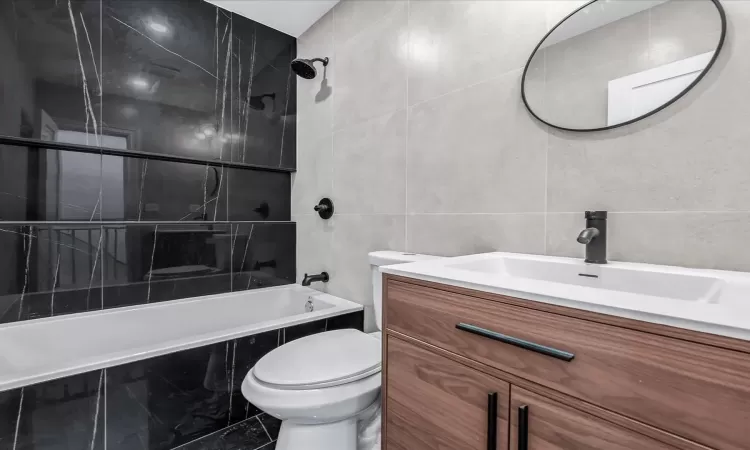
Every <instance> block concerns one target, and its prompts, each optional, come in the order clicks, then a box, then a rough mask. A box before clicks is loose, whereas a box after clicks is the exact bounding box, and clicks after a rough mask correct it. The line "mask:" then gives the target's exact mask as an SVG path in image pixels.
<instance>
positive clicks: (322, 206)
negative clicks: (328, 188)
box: [313, 198, 333, 219]
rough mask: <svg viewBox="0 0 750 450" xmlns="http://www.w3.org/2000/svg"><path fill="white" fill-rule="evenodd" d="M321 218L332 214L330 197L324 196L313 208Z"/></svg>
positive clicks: (328, 217) (329, 216) (326, 217)
mask: <svg viewBox="0 0 750 450" xmlns="http://www.w3.org/2000/svg"><path fill="white" fill-rule="evenodd" d="M313 209H314V210H315V211H317V212H318V215H319V216H320V217H321V218H322V219H330V218H331V216H333V202H332V201H331V199H330V198H324V199H322V200H321V201H320V202H318V204H317V205H315V207H314V208H313Z"/></svg>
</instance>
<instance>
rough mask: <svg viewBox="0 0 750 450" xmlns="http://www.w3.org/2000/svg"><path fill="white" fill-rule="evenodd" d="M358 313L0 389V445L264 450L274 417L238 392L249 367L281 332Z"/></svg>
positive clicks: (351, 324)
mask: <svg viewBox="0 0 750 450" xmlns="http://www.w3.org/2000/svg"><path fill="white" fill-rule="evenodd" d="M362 320H363V313H362V312H361V311H360V312H355V313H350V314H345V315H341V316H337V317H333V318H330V319H324V320H321V321H317V322H313V323H315V324H316V326H310V325H309V324H301V325H296V326H293V327H289V328H286V329H279V330H273V331H268V332H265V333H261V334H258V335H254V336H248V337H244V338H240V339H235V340H232V341H228V342H224V343H220V344H215V345H209V346H205V347H199V348H195V349H191V350H185V351H181V352H178V353H173V354H169V355H165V356H161V357H157V358H151V359H147V360H143V361H137V362H134V363H130V364H125V365H122V366H116V367H112V368H109V369H105V370H98V371H95V372H89V373H84V374H81V375H75V376H72V377H68V378H63V379H59V380H54V381H49V382H46V383H41V384H38V385H34V386H28V387H25V388H23V389H16V390H12V391H8V392H1V393H0V419H2V420H0V449H16V450H32V449H33V450H57V449H76V450H78V449H92V450H104V449H105V448H106V449H107V450H170V449H174V448H182V449H185V450H208V449H216V450H234V449H244V450H254V449H258V448H263V449H269V450H270V449H273V447H274V442H275V440H276V438H277V436H278V432H279V425H280V423H279V421H278V420H276V419H275V418H273V417H270V416H268V415H266V414H263V413H261V412H260V410H258V408H256V407H255V406H253V405H252V404H250V403H248V402H247V401H245V399H244V397H243V396H242V394H241V391H240V387H241V383H242V380H243V379H244V377H245V376H246V375H247V373H248V371H249V370H250V368H251V367H252V366H253V365H255V363H256V362H257V361H258V360H259V359H260V358H261V357H262V356H263V355H265V354H267V353H268V352H270V351H271V350H273V349H274V348H276V347H278V346H279V345H281V344H283V343H284V336H287V337H289V336H295V337H302V336H304V335H309V334H313V333H317V332H321V331H325V330H328V329H334V328H333V327H335V328H337V329H338V328H357V329H361V326H362ZM287 339H288V338H287ZM181 446H183V447H181Z"/></svg>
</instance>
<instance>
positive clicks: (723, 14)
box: [521, 0, 727, 133]
mask: <svg viewBox="0 0 750 450" xmlns="http://www.w3.org/2000/svg"><path fill="white" fill-rule="evenodd" d="M598 1H600V0H591V1H590V2H588V3H586V4H585V5H583V6H581V7H579V8H577V9H576V10H575V11H573V12H572V13H570V14H568V15H567V16H565V17H564V18H563V19H562V20H561V21H560V22H558V23H557V25H555V26H554V27H552V29H551V30H549V31H548V32H547V34H545V35H544V37H543V38H542V39H541V40H540V41H539V43H538V44H537V45H536V47H534V51H533V52H531V56H529V59H528V61H526V66H525V67H524V69H523V75H521V99H523V104H524V106H526V110H527V111H529V113H530V114H531V115H532V116H534V118H535V119H536V120H538V121H540V122H542V123H543V124H545V125H547V126H550V127H552V128H557V129H558V130H564V131H577V132H581V133H586V132H592V131H604V130H612V129H614V128H619V127H624V126H625V125H630V124H631V123H635V122H638V121H639V120H643V119H645V118H646V117H649V116H652V115H654V114H656V113H658V112H659V111H661V110H663V109H665V108H667V107H668V106H669V105H671V104H673V103H674V102H676V101H677V100H679V99H680V98H682V97H683V96H684V95H685V94H687V93H688V92H689V91H690V90H691V89H693V88H694V87H695V85H697V84H698V83H700V81H701V80H702V79H703V77H704V76H706V74H707V73H708V71H709V70H711V67H713V65H714V63H715V62H716V59H717V58H718V57H719V54H720V53H721V50H722V48H723V47H724V41H725V40H726V36H727V15H726V12H725V11H724V7H723V6H722V5H721V3H720V2H719V0H708V1H711V2H712V3H713V4H714V6H715V7H716V9H717V11H718V12H719V17H720V18H721V36H720V37H719V44H718V45H717V46H716V50H715V51H714V55H713V57H712V58H711V61H709V62H708V64H707V65H706V68H705V69H703V71H702V72H701V73H700V75H698V77H697V78H696V79H695V80H693V82H692V83H690V85H689V86H688V87H686V88H685V89H684V90H683V91H682V92H680V93H679V94H677V95H675V96H674V97H673V98H672V99H671V100H670V101H668V102H666V103H664V104H663V105H661V106H659V107H658V108H655V109H653V110H651V111H649V112H647V113H646V114H643V115H642V116H640V117H636V118H635V119H630V120H628V121H626V122H622V123H618V124H617V125H609V126H606V127H599V128H566V127H561V126H559V125H554V124H551V123H549V122H547V121H546V120H544V119H542V118H541V117H539V116H538V115H537V114H536V113H535V112H534V110H533V109H531V106H529V103H528V101H527V100H526V72H528V70H529V65H531V60H532V59H534V56H535V55H536V52H537V51H538V50H539V47H541V46H542V44H543V43H544V41H545V40H547V38H548V37H549V36H550V35H551V34H552V33H553V32H554V31H555V30H556V29H557V28H558V27H559V26H560V25H562V24H563V23H565V21H566V20H568V19H569V18H571V17H572V16H573V15H575V14H576V13H578V11H580V10H582V9H584V8H586V7H588V6H590V5H592V4H594V3H596V2H598Z"/></svg>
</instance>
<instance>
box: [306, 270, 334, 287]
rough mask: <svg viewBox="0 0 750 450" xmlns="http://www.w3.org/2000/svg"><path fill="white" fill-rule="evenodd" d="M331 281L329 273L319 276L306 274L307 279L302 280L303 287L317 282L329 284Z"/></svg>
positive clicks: (322, 273)
mask: <svg viewBox="0 0 750 450" xmlns="http://www.w3.org/2000/svg"><path fill="white" fill-rule="evenodd" d="M329 279H330V277H329V276H328V272H321V273H319V274H318V275H308V274H305V278H303V279H302V286H310V285H311V284H312V283H314V282H316V281H320V282H323V283H327V282H328V280H329Z"/></svg>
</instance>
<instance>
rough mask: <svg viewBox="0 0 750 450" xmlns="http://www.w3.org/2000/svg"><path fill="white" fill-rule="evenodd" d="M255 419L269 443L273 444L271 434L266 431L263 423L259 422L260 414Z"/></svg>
mask: <svg viewBox="0 0 750 450" xmlns="http://www.w3.org/2000/svg"><path fill="white" fill-rule="evenodd" d="M255 419H256V420H257V421H258V423H259V424H260V426H261V427H263V431H265V432H266V436H268V440H269V441H271V442H273V438H272V437H271V433H269V432H268V430H267V429H266V426H265V425H263V421H262V420H260V414H258V415H257V416H255ZM269 443H270V442H269Z"/></svg>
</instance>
